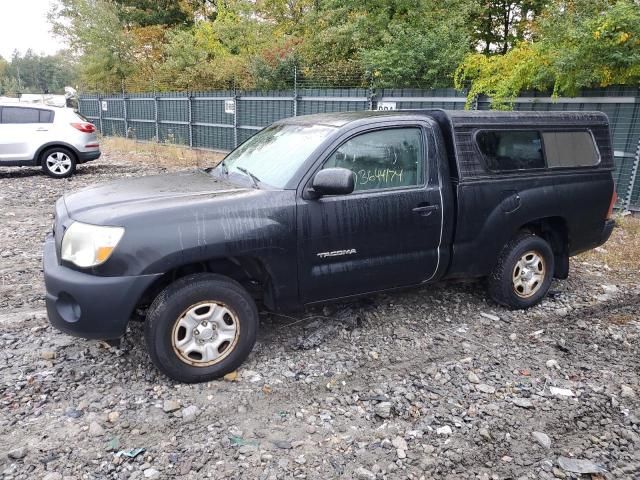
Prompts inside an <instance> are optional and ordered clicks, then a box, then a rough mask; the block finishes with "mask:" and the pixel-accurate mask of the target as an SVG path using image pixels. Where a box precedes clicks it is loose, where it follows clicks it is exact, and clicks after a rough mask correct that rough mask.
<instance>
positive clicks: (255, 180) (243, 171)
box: [236, 167, 260, 188]
mask: <svg viewBox="0 0 640 480" xmlns="http://www.w3.org/2000/svg"><path fill="white" fill-rule="evenodd" d="M236 170H238V171H240V172H242V173H244V174H245V175H246V176H248V177H249V178H250V179H251V181H252V182H253V186H254V187H256V188H260V185H259V184H260V179H259V178H258V177H256V176H255V175H254V174H253V173H251V172H250V171H249V170H247V169H246V168H244V167H236Z"/></svg>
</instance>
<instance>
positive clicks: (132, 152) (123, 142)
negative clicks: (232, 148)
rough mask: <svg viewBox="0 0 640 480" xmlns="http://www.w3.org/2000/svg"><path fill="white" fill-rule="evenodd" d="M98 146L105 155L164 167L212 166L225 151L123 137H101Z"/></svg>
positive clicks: (219, 159) (221, 157) (222, 156)
mask: <svg viewBox="0 0 640 480" xmlns="http://www.w3.org/2000/svg"><path fill="white" fill-rule="evenodd" d="M100 146H101V149H102V151H103V152H104V154H105V156H106V157H109V156H117V157H119V158H121V159H122V160H124V161H126V162H135V163H140V162H143V163H153V164H154V165H159V166H166V167H196V168H205V167H213V166H215V165H217V164H218V163H219V162H220V161H221V160H222V159H223V158H224V156H225V155H226V152H218V151H213V150H201V149H196V148H189V147H182V146H180V145H173V144H166V143H156V142H140V141H136V140H131V139H128V138H123V137H102V138H101V139H100Z"/></svg>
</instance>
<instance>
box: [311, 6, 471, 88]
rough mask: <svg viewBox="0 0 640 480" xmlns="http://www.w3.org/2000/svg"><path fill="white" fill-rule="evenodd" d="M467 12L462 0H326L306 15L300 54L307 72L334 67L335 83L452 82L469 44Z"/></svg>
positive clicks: (410, 84) (322, 70) (424, 85)
mask: <svg viewBox="0 0 640 480" xmlns="http://www.w3.org/2000/svg"><path fill="white" fill-rule="evenodd" d="M469 14H470V9H469V7H468V2H464V1H460V0H436V1H427V0H378V1H375V2H368V1H365V0H325V1H323V2H321V3H320V8H319V9H317V10H314V11H313V13H312V14H311V15H308V20H307V29H306V32H305V40H304V43H303V45H302V48H301V50H302V55H303V60H304V63H305V66H306V68H307V70H308V71H309V72H310V73H311V74H313V72H320V75H322V72H326V71H329V72H331V71H333V72H336V76H335V79H334V81H335V82H336V83H338V84H340V81H341V80H345V81H346V82H357V81H358V80H359V79H362V78H364V77H371V76H372V77H373V78H374V79H375V81H376V83H377V84H378V85H386V86H389V85H392V84H395V85H398V86H421V87H436V86H443V85H451V82H452V77H453V72H454V71H455V68H456V66H457V65H458V63H459V62H460V61H461V59H462V57H463V56H464V55H465V54H466V53H467V52H468V51H469V49H470V39H469V32H468V27H467V24H468V16H469ZM445 19H446V20H445ZM316 74H317V73H316ZM347 84H348V83H347Z"/></svg>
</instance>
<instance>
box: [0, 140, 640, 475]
mask: <svg viewBox="0 0 640 480" xmlns="http://www.w3.org/2000/svg"><path fill="white" fill-rule="evenodd" d="M145 160H148V158H147V157H145V156H144V155H138V154H136V153H132V152H128V153H127V152H125V153H124V154H122V153H118V152H114V153H111V154H109V153H107V154H105V155H104V156H103V158H102V159H100V160H99V161H97V162H94V163H92V164H89V165H86V166H82V167H81V168H80V171H79V173H78V175H76V176H75V177H73V178H72V179H70V180H65V181H59V180H54V179H50V178H47V177H45V176H43V175H42V174H41V173H40V172H39V171H38V170H34V169H9V168H0V475H2V476H3V478H5V479H34V478H44V479H47V480H61V479H71V478H76V479H80V478H83V479H127V478H128V479H136V478H137V479H147V478H148V479H154V478H174V477H175V478H185V479H199V478H220V479H223V478H224V479H232V478H247V479H254V478H260V479H272V478H273V479H276V478H278V479H279V478H287V479H289V478H308V479H328V478H349V479H351V478H356V479H376V478H377V479H386V478H388V479H395V478H403V479H405V478H406V479H419V478H425V479H426V478H446V479H465V478H474V479H475V478H478V479H488V478H496V479H506V478H513V479H516V478H517V479H529V478H540V479H546V478H590V479H601V478H616V479H618V478H636V479H638V478H640V448H639V447H640V384H639V379H640V355H639V353H640V337H639V335H640V321H639V318H638V311H639V305H638V304H639V303H640V298H639V296H638V293H639V292H640V284H639V282H638V279H637V273H638V262H637V261H635V262H630V261H629V259H630V258H634V257H633V256H635V257H636V258H637V257H638V250H637V249H635V248H631V246H632V245H633V246H634V247H635V246H636V245H637V241H638V238H639V237H640V233H639V232H640V227H639V222H637V221H636V220H627V221H626V222H625V223H624V224H625V227H624V228H620V229H617V230H616V232H615V233H614V237H613V239H612V240H611V241H610V242H609V243H608V244H607V245H605V247H604V248H600V249H598V251H596V252H593V253H591V254H589V255H586V256H581V257H578V258H574V259H572V262H571V275H570V278H569V280H567V281H563V282H556V283H555V284H554V285H553V287H552V292H551V295H550V297H549V298H548V299H547V300H546V301H545V302H543V303H542V304H541V305H539V306H537V307H536V308H533V309H531V310H529V311H526V312H520V311H519V312H511V311H507V310H504V309H502V308H500V307H498V306H496V305H495V304H493V303H491V302H490V301H488V300H486V298H485V293H484V287H483V285H482V284H481V283H466V284H443V285H435V286H431V287H429V288H423V289H420V290H414V291H408V292H404V293H396V294H388V295H378V296H374V297H371V298H368V299H366V300H363V301H359V302H356V303H349V304H339V305H332V306H330V307H325V308H324V309H322V310H314V311H307V312H304V313H301V314H299V315H297V316H295V317H294V316H292V317H283V316H278V317H275V316H268V315H264V316H263V319H262V324H261V333H260V336H259V339H258V343H257V344H256V348H255V351H254V353H253V354H252V355H251V357H250V358H249V360H248V361H247V362H246V363H245V364H244V365H243V367H242V368H241V369H240V370H239V371H238V372H237V373H236V375H233V374H232V375H230V376H229V377H228V378H227V379H226V380H222V381H216V382H211V383H208V384H200V385H180V384H176V383H174V382H172V381H170V380H168V379H166V378H165V377H163V376H162V375H160V374H159V373H158V372H157V371H156V370H155V369H154V368H153V366H152V365H151V363H150V361H149V360H148V358H147V355H146V352H145V348H144V344H143V338H142V328H141V324H139V323H133V324H132V325H131V328H130V331H129V333H128V335H127V337H126V339H125V341H124V342H123V344H122V345H121V347H120V348H112V347H109V346H108V345H106V344H104V343H101V342H95V341H86V340H80V339H76V338H72V337H70V336H67V335H64V334H62V333H59V332H57V331H55V330H54V329H52V328H51V327H49V325H48V323H47V320H46V314H45V311H44V300H43V299H44V286H43V281H42V274H41V267H40V264H41V245H42V240H43V237H44V235H45V233H46V232H47V231H48V230H49V229H50V227H51V223H52V210H53V203H54V201H55V200H56V198H58V197H59V196H60V195H61V194H62V193H63V192H64V191H68V190H73V189H77V188H81V187H83V186H86V185H89V184H92V183H95V182H104V181H106V180H110V179H114V178H122V177H125V176H131V175H144V174H149V173H156V172H158V171H166V170H167V169H168V170H171V169H172V168H177V167H167V168H163V167H158V166H157V164H156V162H154V164H155V166H154V165H151V164H148V163H146V164H145V163H143V162H144V161H145ZM166 164H167V163H165V165H166ZM180 168H184V167H180ZM631 242H636V243H635V244H632V243H631ZM612 249H615V251H616V252H618V251H619V252H622V256H624V257H625V262H619V263H620V265H621V266H616V265H617V264H616V263H615V262H611V261H610V257H611V255H612ZM605 262H607V263H605ZM611 264H613V265H614V266H611ZM136 449H144V450H136ZM579 472H585V473H584V474H581V473H579Z"/></svg>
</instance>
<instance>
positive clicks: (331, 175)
mask: <svg viewBox="0 0 640 480" xmlns="http://www.w3.org/2000/svg"><path fill="white" fill-rule="evenodd" d="M312 186H313V192H314V194H315V196H317V197H321V196H323V195H348V194H350V193H351V192H353V190H354V189H355V188H356V178H355V175H354V174H353V172H352V171H351V170H347V169H346V168H325V169H324V170H320V171H319V172H318V173H316V176H315V177H313V183H312Z"/></svg>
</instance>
